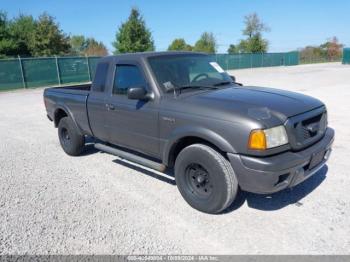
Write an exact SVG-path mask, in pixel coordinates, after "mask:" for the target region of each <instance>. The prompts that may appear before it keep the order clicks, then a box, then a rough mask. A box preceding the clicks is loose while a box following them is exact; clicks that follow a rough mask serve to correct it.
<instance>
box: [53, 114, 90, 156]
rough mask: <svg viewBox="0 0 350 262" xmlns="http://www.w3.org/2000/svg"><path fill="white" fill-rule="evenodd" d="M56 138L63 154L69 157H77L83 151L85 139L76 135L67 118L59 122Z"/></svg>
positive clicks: (73, 126)
mask: <svg viewBox="0 0 350 262" xmlns="http://www.w3.org/2000/svg"><path fill="white" fill-rule="evenodd" d="M58 138H59V140H60V144H61V146H62V148H63V150H64V152H66V153H67V154H68V155H70V156H78V155H80V153H81V152H82V151H83V149H84V145H85V138H84V136H83V135H81V134H79V133H78V131H77V130H76V128H75V125H74V123H73V121H72V120H71V119H70V118H69V117H64V118H62V119H61V121H60V122H59V124H58Z"/></svg>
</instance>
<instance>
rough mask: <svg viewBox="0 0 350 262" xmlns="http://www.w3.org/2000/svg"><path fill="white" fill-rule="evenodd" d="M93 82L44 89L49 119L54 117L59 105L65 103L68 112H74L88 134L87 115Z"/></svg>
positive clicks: (77, 120) (78, 122) (80, 125)
mask: <svg viewBox="0 0 350 262" xmlns="http://www.w3.org/2000/svg"><path fill="white" fill-rule="evenodd" d="M90 89H91V83H88V84H80V85H70V86H59V87H51V88H46V89H45V90H44V101H45V105H46V111H47V115H48V117H49V119H51V120H53V119H54V114H55V110H56V106H57V105H62V104H64V105H65V106H66V110H67V112H68V113H70V114H71V117H73V114H72V113H71V112H74V119H75V121H76V124H77V125H78V127H79V128H80V129H81V130H82V131H83V132H84V133H86V134H89V133H90V132H91V131H90V126H89V121H88V116H87V99H88V96H89V93H90Z"/></svg>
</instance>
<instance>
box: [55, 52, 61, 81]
mask: <svg viewBox="0 0 350 262" xmlns="http://www.w3.org/2000/svg"><path fill="white" fill-rule="evenodd" d="M55 61H56V70H57V79H58V84H59V85H61V74H60V68H59V65H58V58H57V56H56V55H55Z"/></svg>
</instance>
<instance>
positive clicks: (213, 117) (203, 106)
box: [44, 52, 334, 179]
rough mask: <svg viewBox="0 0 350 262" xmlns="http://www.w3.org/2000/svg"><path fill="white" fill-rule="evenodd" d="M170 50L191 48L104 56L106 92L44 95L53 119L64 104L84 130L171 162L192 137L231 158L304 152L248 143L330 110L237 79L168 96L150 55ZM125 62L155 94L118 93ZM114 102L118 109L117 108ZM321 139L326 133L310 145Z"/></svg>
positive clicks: (69, 91) (49, 91)
mask: <svg viewBox="0 0 350 262" xmlns="http://www.w3.org/2000/svg"><path fill="white" fill-rule="evenodd" d="M164 54H166V55H169V54H171V55H185V54H188V53H187V52H170V53H169V52H164V53H136V54H125V55H118V56H111V57H105V58H102V59H101V62H104V63H109V65H110V66H109V71H108V77H107V81H106V86H105V91H104V92H95V91H94V89H95V88H94V83H93V84H92V87H91V90H90V91H86V86H84V88H81V89H82V90H79V86H78V87H76V88H75V89H73V87H68V88H48V89H46V90H45V92H44V98H45V101H46V108H47V114H48V116H49V118H51V119H54V114H55V112H56V110H57V109H63V110H65V111H66V113H67V114H68V115H70V116H71V117H72V119H73V120H74V121H75V123H76V125H77V127H78V128H79V130H80V131H81V132H82V133H83V134H86V135H92V136H94V137H96V138H98V139H100V140H102V141H105V142H109V143H111V144H116V145H120V146H123V147H126V148H129V149H132V150H135V151H138V152H141V153H144V154H146V155H148V156H151V157H155V158H157V159H159V160H161V161H162V162H163V163H164V164H165V165H168V164H169V159H170V155H169V154H170V152H172V148H173V147H174V145H176V144H177V143H178V142H179V141H180V140H181V139H183V138H186V137H198V138H201V139H204V140H206V141H208V142H210V143H212V144H213V145H215V146H216V147H217V148H219V149H220V150H222V151H223V152H225V153H228V154H229V155H230V159H236V158H237V156H239V155H242V156H259V157H261V156H270V155H276V154H279V153H282V152H287V151H290V150H291V149H295V150H296V149H298V150H301V149H303V146H299V147H298V148H296V147H294V148H293V144H292V145H289V144H288V145H284V146H280V147H277V148H273V149H268V150H265V151H253V150H248V149H247V142H248V138H249V134H250V132H251V131H252V130H254V129H263V128H270V127H274V126H278V125H283V124H285V125H287V124H288V123H289V122H290V121H291V119H300V118H301V119H302V118H303V116H304V114H305V113H306V114H305V115H310V114H311V115H312V114H315V112H316V113H325V111H326V108H325V106H324V105H323V103H322V102H320V101H319V100H317V99H315V98H312V97H309V96H306V95H302V94H298V93H293V92H288V91H283V90H278V89H271V88H263V87H253V86H244V87H241V86H238V85H235V84H232V85H230V86H225V87H223V88H221V89H218V90H196V91H194V90H191V91H184V92H183V93H182V94H180V95H178V96H174V95H173V94H172V93H164V92H163V91H162V89H161V88H160V87H159V86H158V85H157V82H156V81H155V78H154V75H153V73H152V70H151V69H150V67H149V64H148V62H147V58H148V57H151V56H161V55H164ZM203 55H204V54H203ZM118 63H121V64H133V65H136V66H138V67H139V68H140V70H141V71H142V73H143V75H144V78H145V80H146V83H147V84H146V88H147V90H148V92H149V93H150V94H152V97H153V99H151V100H149V101H137V100H130V99H128V98H127V97H126V96H120V95H113V94H112V88H113V80H114V69H115V66H116V64H118ZM110 106H112V107H113V108H114V110H110ZM287 132H289V133H288V136H292V135H293V134H291V133H290V132H292V131H291V130H287ZM333 135H334V134H333ZM320 139H322V136H318V137H317V138H315V139H314V140H312V141H311V142H310V143H308V144H307V145H304V147H306V146H310V145H311V144H312V143H316V142H317V141H319V140H320ZM232 161H233V160H232ZM284 161H286V160H284ZM277 162H278V161H277ZM277 162H275V163H277ZM283 164H284V163H282V165H283ZM261 168H264V167H261ZM278 173H280V172H278ZM274 179H276V177H274ZM277 179H278V178H277Z"/></svg>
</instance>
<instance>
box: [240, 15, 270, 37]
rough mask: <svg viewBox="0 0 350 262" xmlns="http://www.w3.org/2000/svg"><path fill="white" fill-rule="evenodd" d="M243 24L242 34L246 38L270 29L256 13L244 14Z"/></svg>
mask: <svg viewBox="0 0 350 262" xmlns="http://www.w3.org/2000/svg"><path fill="white" fill-rule="evenodd" d="M244 24H245V28H244V30H243V35H246V36H248V39H251V38H253V37H254V36H257V35H261V33H262V32H268V31H270V29H269V27H268V26H267V25H265V24H264V23H263V22H262V21H260V18H259V17H258V15H257V14H256V13H253V14H249V15H247V16H245V17H244Z"/></svg>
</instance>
